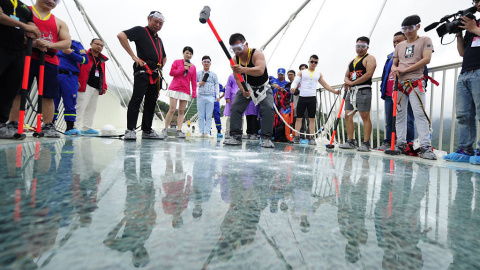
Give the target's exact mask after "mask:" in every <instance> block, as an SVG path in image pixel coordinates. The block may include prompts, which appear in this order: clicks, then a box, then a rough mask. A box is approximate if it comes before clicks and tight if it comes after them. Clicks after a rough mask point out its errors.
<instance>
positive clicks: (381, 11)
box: [368, 0, 387, 38]
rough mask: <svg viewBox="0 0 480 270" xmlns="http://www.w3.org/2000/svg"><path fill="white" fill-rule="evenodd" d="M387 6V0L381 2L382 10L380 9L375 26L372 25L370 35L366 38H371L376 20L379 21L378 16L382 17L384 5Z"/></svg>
mask: <svg viewBox="0 0 480 270" xmlns="http://www.w3.org/2000/svg"><path fill="white" fill-rule="evenodd" d="M386 4H387V0H385V1H384V2H383V6H382V8H381V9H380V13H378V16H377V19H376V20H375V24H374V25H373V28H372V31H370V35H368V37H369V38H370V37H372V34H373V31H374V30H375V27H376V26H377V23H378V20H380V16H381V15H382V13H383V9H384V8H385V5H386Z"/></svg>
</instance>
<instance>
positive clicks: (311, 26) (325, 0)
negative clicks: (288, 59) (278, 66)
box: [288, 0, 327, 69]
mask: <svg viewBox="0 0 480 270" xmlns="http://www.w3.org/2000/svg"><path fill="white" fill-rule="evenodd" d="M326 2H327V0H324V1H323V3H322V5H321V6H320V9H318V12H317V15H316V16H315V19H314V20H313V22H312V25H310V29H308V32H307V34H306V35H305V38H304V39H303V41H302V44H301V45H300V48H299V49H298V51H297V54H295V57H294V58H293V60H292V63H290V67H289V68H288V69H292V65H293V62H295V59H297V56H298V54H299V53H300V50H301V49H302V47H303V44H304V43H305V40H307V37H308V35H309V34H310V31H311V30H312V28H313V25H314V24H315V22H316V21H317V18H318V15H319V14H320V11H322V9H323V6H324V5H325V3H326Z"/></svg>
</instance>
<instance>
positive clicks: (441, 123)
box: [430, 69, 447, 151]
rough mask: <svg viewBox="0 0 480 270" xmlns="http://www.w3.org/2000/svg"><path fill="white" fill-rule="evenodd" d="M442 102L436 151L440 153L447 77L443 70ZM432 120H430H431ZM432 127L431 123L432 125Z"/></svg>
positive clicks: (445, 71)
mask: <svg viewBox="0 0 480 270" xmlns="http://www.w3.org/2000/svg"><path fill="white" fill-rule="evenodd" d="M442 77H443V78H442V102H440V128H439V132H440V134H439V135H438V136H439V137H438V150H440V151H442V145H443V109H444V108H445V80H446V77H447V70H446V69H444V70H443V76H442ZM431 119H432V118H430V120H431ZM432 125H433V123H432Z"/></svg>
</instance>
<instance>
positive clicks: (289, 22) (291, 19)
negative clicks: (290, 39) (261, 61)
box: [267, 17, 294, 66]
mask: <svg viewBox="0 0 480 270" xmlns="http://www.w3.org/2000/svg"><path fill="white" fill-rule="evenodd" d="M293 19H294V18H292V17H291V18H290V21H288V24H287V27H285V30H284V31H283V34H282V36H281V37H280V39H279V40H278V43H277V45H276V46H275V48H274V49H273V52H272V53H271V54H270V57H269V58H268V61H267V66H268V63H270V60H271V59H272V57H273V55H274V54H275V51H276V50H277V48H278V45H280V43H281V42H282V39H283V37H284V36H285V33H286V32H287V30H288V28H290V24H291V22H292V21H293Z"/></svg>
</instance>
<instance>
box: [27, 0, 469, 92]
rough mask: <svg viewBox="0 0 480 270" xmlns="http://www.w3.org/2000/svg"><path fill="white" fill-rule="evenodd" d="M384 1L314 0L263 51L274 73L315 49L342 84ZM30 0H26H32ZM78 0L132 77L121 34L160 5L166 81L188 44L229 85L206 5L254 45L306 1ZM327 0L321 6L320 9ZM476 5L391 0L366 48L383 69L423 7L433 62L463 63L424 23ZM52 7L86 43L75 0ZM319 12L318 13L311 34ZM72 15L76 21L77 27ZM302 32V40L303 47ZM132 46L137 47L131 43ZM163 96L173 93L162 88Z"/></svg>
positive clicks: (221, 24) (218, 23)
mask: <svg viewBox="0 0 480 270" xmlns="http://www.w3.org/2000/svg"><path fill="white" fill-rule="evenodd" d="M324 1H325V3H324ZM384 1H385V0H363V1H354V0H344V1H338V0H312V1H311V2H310V3H309V4H308V5H307V6H306V7H305V9H303V10H302V11H301V12H300V13H299V15H298V16H297V18H296V19H295V20H294V21H293V22H292V23H291V24H290V26H289V28H288V29H287V30H286V31H282V32H281V33H280V34H279V35H278V36H277V37H276V38H275V39H274V40H273V41H272V42H271V43H270V44H269V45H268V46H267V47H266V49H265V50H264V54H265V58H266V60H267V61H268V65H267V68H268V71H269V75H272V76H275V77H276V75H277V74H276V71H277V69H278V68H285V69H287V70H288V69H293V70H297V69H298V66H299V65H300V64H302V63H306V62H307V61H308V59H309V56H310V55H312V54H317V55H318V56H319V58H320V59H319V64H318V67H317V68H318V69H320V70H321V72H322V73H323V74H324V77H325V80H326V81H327V83H329V84H330V85H337V84H340V83H342V82H343V76H344V74H345V71H346V68H347V64H348V63H349V62H350V61H351V60H352V59H353V58H354V57H355V55H356V54H355V41H356V38H357V37H359V36H368V35H369V33H370V32H371V30H372V28H373V26H374V25H375V20H376V19H377V16H378V14H379V13H380V9H381V7H382V5H383V3H384ZM25 2H26V3H29V2H28V0H27V1H25ZM80 2H81V3H82V5H83V6H84V8H85V10H86V12H87V14H88V16H89V17H90V18H91V19H92V21H93V23H94V24H95V26H96V27H97V29H98V30H99V31H100V33H101V35H102V36H103V38H104V39H105V41H106V43H107V44H108V45H109V47H110V49H111V50H112V52H113V53H114V54H115V56H116V57H117V58H118V59H119V61H120V64H121V65H122V66H123V68H124V69H125V71H126V73H127V74H128V75H129V76H130V78H131V79H133V76H132V73H133V69H132V64H133V61H132V60H131V58H130V56H129V55H128V54H127V53H126V52H125V50H124V49H123V48H122V47H121V45H120V43H119V42H118V39H117V37H116V36H117V34H118V33H120V32H121V31H123V30H127V29H129V28H131V27H134V26H139V25H140V26H146V24H147V16H148V14H149V12H150V11H152V10H158V11H160V12H162V13H163V14H164V16H165V23H164V25H163V28H162V30H161V31H160V32H159V35H160V37H161V38H162V40H163V42H164V45H165V50H166V54H167V59H168V60H167V63H166V66H165V67H164V70H163V71H164V75H165V78H166V80H167V81H168V82H170V81H171V79H172V78H171V77H170V76H168V73H169V71H170V67H171V64H172V63H173V61H174V60H176V59H181V58H183V56H182V49H183V48H184V47H185V46H191V47H192V48H193V49H194V56H193V58H192V63H193V64H194V65H195V66H196V67H197V70H199V69H201V68H202V66H201V58H202V56H203V55H209V56H210V57H211V58H212V66H211V70H212V71H214V72H215V73H217V75H218V77H219V80H220V83H221V84H225V83H226V81H227V79H228V76H229V74H230V73H231V69H230V67H229V62H228V59H227V57H226V56H225V54H224V52H223V50H222V49H221V48H220V46H219V44H218V42H217V40H216V39H215V36H214V35H213V33H212V31H211V30H210V28H209V27H208V25H207V24H201V23H200V22H199V13H200V11H201V10H202V8H203V6H205V5H208V6H210V8H211V15H210V19H211V21H212V23H213V25H214V26H215V28H216V29H217V31H218V33H219V35H220V37H221V38H222V39H223V40H224V42H225V43H226V46H227V47H228V46H229V45H228V38H229V37H230V35H231V34H233V33H236V32H239V33H242V34H243V35H244V36H245V37H246V39H247V42H248V43H249V46H250V47H253V48H260V47H261V46H262V45H263V44H264V43H265V42H267V40H268V39H269V38H270V37H271V36H272V35H273V34H274V33H275V32H276V31H277V30H278V28H279V27H280V26H281V25H282V24H283V23H284V22H285V21H286V20H287V19H288V18H289V17H290V16H291V14H292V13H293V12H294V11H295V10H296V9H297V8H298V7H299V6H300V5H301V4H302V3H303V2H304V0H275V1H273V0H272V1H270V0H267V1H258V0H257V1H253V0H244V1H226V0H223V1H221V0H206V1H200V0H183V1H159V0H156V1H154V0H137V1H118V0H116V1H114V0H101V1H98V0H80ZM322 4H323V8H322V9H321V10H320V7H321V6H322ZM471 6H472V2H471V1H468V0H465V1H464V0H457V1H451V0H435V1H434V0H404V1H393V0H387V3H386V5H385V8H384V10H383V12H382V14H381V16H380V18H379V21H378V24H377V25H376V27H375V30H374V32H373V34H372V36H371V37H370V38H371V43H370V49H369V53H370V54H371V55H373V56H375V57H376V59H377V64H378V66H377V69H376V72H375V75H374V77H378V76H381V73H382V68H383V65H384V63H385V60H386V55H387V54H389V53H391V52H392V51H393V44H392V40H393V34H394V33H395V32H397V31H399V30H400V26H401V22H402V20H403V19H404V18H405V17H406V16H409V15H412V14H418V15H419V16H420V17H421V19H422V23H421V28H422V29H421V30H420V31H419V35H420V36H425V35H427V36H429V37H430V38H432V40H433V44H434V47H435V53H434V55H433V57H432V61H431V63H430V64H429V66H430V67H436V66H440V65H445V64H451V63H457V62H461V61H462V58H461V57H460V56H459V55H458V52H457V50H456V44H455V42H454V43H453V44H450V45H446V46H443V45H441V44H440V38H439V37H438V36H437V33H436V31H435V30H433V31H430V32H428V33H425V32H424V31H423V28H424V27H426V26H427V25H429V24H431V23H433V22H436V21H438V20H440V18H442V17H443V16H444V15H447V14H452V13H455V12H457V11H458V10H463V9H466V8H469V7H471ZM67 11H68V12H67ZM53 13H54V14H55V15H56V16H57V17H59V18H61V19H63V20H64V21H65V22H66V23H67V25H68V26H69V27H70V34H71V36H72V38H74V39H77V40H79V39H80V40H81V41H82V42H83V44H84V46H85V47H86V48H87V49H88V48H89V43H90V40H91V39H92V38H93V36H94V35H95V34H93V35H92V34H91V32H90V31H89V29H88V28H87V26H86V24H85V23H84V21H83V18H82V16H81V14H80V12H79V11H78V9H77V8H76V6H75V4H74V2H73V1H72V0H64V1H62V2H61V4H60V5H58V6H57V7H56V9H54V11H53ZM69 13H70V16H71V19H70V16H69ZM317 13H318V18H317V19H316V21H315V23H314V24H313V27H312V29H311V31H310V33H309V35H308V36H307V32H308V31H309V29H310V27H311V26H312V23H313V22H314V19H315V16H316V15H317ZM72 21H74V22H75V27H74V26H73V23H72ZM304 39H305V43H304V44H303V46H302V47H301V48H300V46H301V44H302V41H303V40H304ZM453 40H454V35H448V36H446V37H445V41H444V42H450V41H453ZM131 46H132V47H133V48H134V44H133V43H131ZM277 46H278V47H277ZM276 47H277V48H276ZM275 48H276V50H275ZM297 54H298V55H297ZM296 55H297V56H296ZM108 67H109V69H110V72H111V75H110V74H109V76H108V77H109V79H107V81H109V83H114V84H116V85H118V86H124V87H126V88H130V89H131V88H132V87H131V86H129V85H128V84H127V83H126V81H125V80H124V79H121V78H120V77H119V76H118V75H117V74H118V71H116V69H115V68H114V65H113V61H110V63H109V64H108ZM160 99H161V100H163V101H167V100H168V99H167V98H166V97H165V94H164V93H162V94H161V97H160Z"/></svg>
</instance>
